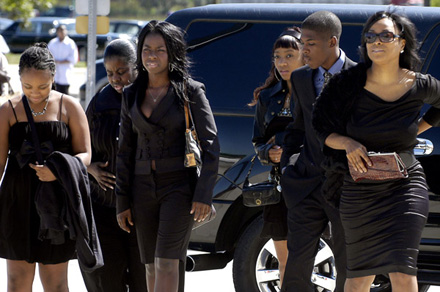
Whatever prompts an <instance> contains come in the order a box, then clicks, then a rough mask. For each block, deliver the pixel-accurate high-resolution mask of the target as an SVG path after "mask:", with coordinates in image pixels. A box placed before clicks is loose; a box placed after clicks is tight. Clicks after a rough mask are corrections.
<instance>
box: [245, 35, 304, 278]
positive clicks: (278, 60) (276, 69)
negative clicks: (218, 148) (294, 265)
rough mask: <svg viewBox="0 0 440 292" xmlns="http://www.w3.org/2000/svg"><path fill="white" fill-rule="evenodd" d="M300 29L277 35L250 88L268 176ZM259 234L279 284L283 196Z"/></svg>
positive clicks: (297, 61)
mask: <svg viewBox="0 0 440 292" xmlns="http://www.w3.org/2000/svg"><path fill="white" fill-rule="evenodd" d="M300 38H301V30H300V29H299V28H298V27H291V28H287V29H285V30H284V32H283V33H281V35H280V36H279V37H278V38H277V40H276V41H275V43H274V45H273V49H272V60H273V62H272V68H271V69H270V72H269V77H268V78H267V79H266V82H265V83H264V85H263V86H260V87H258V88H257V89H255V91H254V100H253V101H252V103H251V104H250V105H256V110H255V120H254V133H253V137H252V143H253V144H254V147H255V151H256V152H257V155H258V158H259V159H260V162H261V163H262V164H264V165H272V166H273V167H272V171H271V179H274V178H272V176H274V175H275V167H278V166H279V163H280V157H281V154H282V152H283V149H282V148H281V146H280V145H282V143H283V139H284V129H285V128H286V126H287V125H288V124H289V123H290V122H291V121H293V119H292V112H293V103H292V102H291V99H290V98H291V95H292V83H291V82H290V74H291V73H292V72H293V70H295V69H297V68H299V67H301V66H303V65H304V62H303V59H302V55H301V42H300ZM263 217H264V225H263V230H262V232H261V236H262V237H269V238H272V239H273V241H274V246H275V250H276V253H277V258H278V268H279V271H280V287H281V283H282V281H283V277H284V270H285V267H286V262H287V255H288V251H287V207H286V204H285V203H284V199H283V198H281V201H280V202H279V203H278V204H275V205H269V206H265V207H264V212H263Z"/></svg>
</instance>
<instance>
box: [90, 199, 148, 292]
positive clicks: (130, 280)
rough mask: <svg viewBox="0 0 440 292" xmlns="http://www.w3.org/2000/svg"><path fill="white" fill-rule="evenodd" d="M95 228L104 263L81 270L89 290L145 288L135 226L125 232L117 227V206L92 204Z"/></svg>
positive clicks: (137, 291)
mask: <svg viewBox="0 0 440 292" xmlns="http://www.w3.org/2000/svg"><path fill="white" fill-rule="evenodd" d="M93 214H94V216H95V222H96V228H97V231H98V236H99V241H100V243H101V248H102V253H103V256H104V266H103V267H102V268H100V269H97V270H95V271H93V272H92V273H87V272H83V271H81V273H82V275H83V279H84V283H85V285H86V287H87V291H88V292H126V291H127V290H128V288H129V289H130V292H146V291H147V281H146V273H145V265H144V264H142V263H141V260H140V255H139V247H138V244H137V239H136V230H135V228H132V229H131V233H127V232H125V231H123V230H122V229H121V228H119V226H118V223H117V220H116V209H114V208H108V207H104V206H101V205H99V204H93Z"/></svg>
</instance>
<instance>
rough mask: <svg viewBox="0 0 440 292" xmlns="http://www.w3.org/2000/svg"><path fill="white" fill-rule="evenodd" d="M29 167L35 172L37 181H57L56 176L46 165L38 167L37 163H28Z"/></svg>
mask: <svg viewBox="0 0 440 292" xmlns="http://www.w3.org/2000/svg"><path fill="white" fill-rule="evenodd" d="M29 166H30V168H32V169H33V170H35V172H36V174H37V176H38V179H39V180H41V181H45V182H50V181H55V180H57V178H56V176H55V175H54V174H53V173H52V171H51V170H50V169H49V167H47V166H46V165H39V164H38V162H35V164H32V163H29Z"/></svg>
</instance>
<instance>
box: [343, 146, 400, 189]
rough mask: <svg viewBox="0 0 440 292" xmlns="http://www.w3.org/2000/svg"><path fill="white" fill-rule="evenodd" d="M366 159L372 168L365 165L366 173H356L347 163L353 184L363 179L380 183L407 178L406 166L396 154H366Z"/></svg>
mask: <svg viewBox="0 0 440 292" xmlns="http://www.w3.org/2000/svg"><path fill="white" fill-rule="evenodd" d="M368 157H369V158H370V160H371V162H372V166H368V165H367V172H364V173H362V172H359V171H356V170H355V169H354V167H353V166H352V165H351V163H348V168H349V170H350V175H351V177H352V178H353V180H354V181H355V182H357V181H360V180H364V179H368V180H378V181H380V180H388V179H400V178H406V177H408V171H407V169H406V166H405V164H404V163H403V161H402V158H400V156H399V154H397V153H396V152H389V153H380V152H378V153H376V152H368Z"/></svg>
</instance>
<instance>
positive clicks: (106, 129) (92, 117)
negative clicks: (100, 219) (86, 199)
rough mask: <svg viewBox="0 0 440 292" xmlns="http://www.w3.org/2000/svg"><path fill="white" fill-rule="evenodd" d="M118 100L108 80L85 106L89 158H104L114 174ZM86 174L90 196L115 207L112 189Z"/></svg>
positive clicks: (99, 202)
mask: <svg viewBox="0 0 440 292" xmlns="http://www.w3.org/2000/svg"><path fill="white" fill-rule="evenodd" d="M121 101H122V94H120V93H119V92H117V91H116V90H115V89H114V88H113V87H112V86H111V85H110V84H108V85H107V86H105V87H104V88H103V89H102V90H101V91H100V92H98V93H97V94H96V95H95V96H94V97H93V98H92V100H91V101H90V103H89V105H88V107H87V110H86V114H87V120H88V122H89V127H90V141H91V144H92V162H106V161H108V166H107V168H106V170H107V171H108V172H111V173H113V174H116V154H117V153H118V139H119V138H118V136H119V121H120V119H121ZM89 178H90V192H91V196H92V200H93V201H94V202H96V203H98V204H100V205H103V206H107V207H113V208H115V207H116V196H115V191H114V190H112V189H110V188H107V190H106V191H104V190H103V189H102V188H101V187H100V186H99V184H98V182H97V181H96V180H95V178H94V177H93V176H92V175H89Z"/></svg>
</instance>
